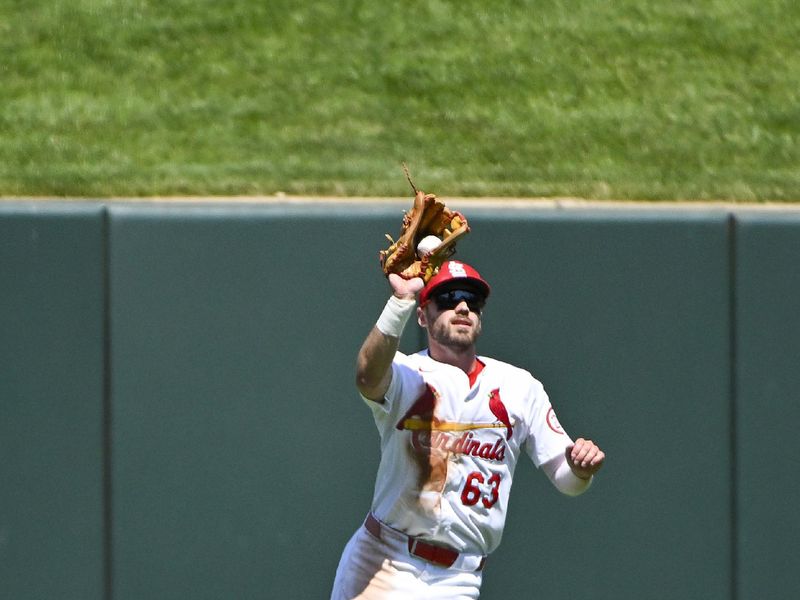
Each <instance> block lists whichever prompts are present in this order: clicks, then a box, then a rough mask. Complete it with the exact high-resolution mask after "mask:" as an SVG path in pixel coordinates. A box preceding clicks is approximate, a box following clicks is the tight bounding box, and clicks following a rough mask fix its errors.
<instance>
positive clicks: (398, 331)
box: [375, 296, 417, 338]
mask: <svg viewBox="0 0 800 600" xmlns="http://www.w3.org/2000/svg"><path fill="white" fill-rule="evenodd" d="M416 303H417V301H416V300H414V299H413V298H408V299H405V298H398V297H397V296H391V297H390V298H389V300H388V301H387V302H386V306H385V307H384V308H383V312H382V313H381V316H380V317H378V322H377V323H375V327H377V328H378V331H380V332H381V333H382V334H384V335H388V336H390V337H396V338H399V337H400V336H401V335H402V334H403V329H404V328H405V326H406V322H407V321H408V318H409V317H410V316H411V313H412V312H414V306H415V305H416Z"/></svg>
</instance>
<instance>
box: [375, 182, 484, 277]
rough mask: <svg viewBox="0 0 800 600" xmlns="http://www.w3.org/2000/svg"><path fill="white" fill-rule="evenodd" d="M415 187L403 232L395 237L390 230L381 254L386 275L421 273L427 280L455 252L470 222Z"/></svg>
mask: <svg viewBox="0 0 800 600" xmlns="http://www.w3.org/2000/svg"><path fill="white" fill-rule="evenodd" d="M410 181H411V180H410V179H409V182H410ZM412 187H413V184H412ZM414 191H415V192H416V195H415V196H414V204H413V206H412V207H411V210H410V211H408V212H406V213H405V215H404V216H403V222H402V225H401V227H400V236H399V237H398V238H397V241H394V240H393V239H392V238H391V236H389V235H388V234H387V235H386V237H387V239H388V240H389V242H390V246H389V247H388V248H387V249H386V250H381V251H380V253H379V254H380V260H381V266H382V267H383V272H384V273H385V274H386V275H387V276H388V275H389V273H397V274H398V275H400V276H401V277H403V278H404V279H411V278H412V277H422V279H423V281H425V283H427V282H428V280H429V279H430V278H431V277H433V276H434V275H436V273H437V272H438V271H439V267H440V266H441V265H442V263H443V262H444V261H445V260H447V259H448V258H449V257H450V256H452V255H453V253H454V252H455V249H456V248H455V244H456V241H457V240H458V239H459V238H460V237H461V236H463V235H466V234H467V233H469V225H468V224H467V219H466V218H465V217H464V215H462V214H461V213H460V212H457V211H454V210H450V209H449V208H447V206H445V204H444V202H442V201H441V200H439V199H437V198H436V195H434V194H426V193H424V192H422V191H420V190H417V189H416V188H414ZM430 236H435V237H436V238H438V241H437V240H436V239H433V238H432V237H430ZM423 240H424V241H423ZM420 242H422V244H421V247H420Z"/></svg>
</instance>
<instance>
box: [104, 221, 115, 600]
mask: <svg viewBox="0 0 800 600" xmlns="http://www.w3.org/2000/svg"><path fill="white" fill-rule="evenodd" d="M102 214H103V218H102V228H103V234H102V239H103V250H102V251H103V257H102V261H103V262H102V264H103V597H104V598H105V600H112V599H113V597H114V544H113V541H114V538H113V485H112V402H111V393H112V388H111V374H112V364H111V235H110V229H111V224H110V215H109V210H108V207H107V206H104V207H103V213H102Z"/></svg>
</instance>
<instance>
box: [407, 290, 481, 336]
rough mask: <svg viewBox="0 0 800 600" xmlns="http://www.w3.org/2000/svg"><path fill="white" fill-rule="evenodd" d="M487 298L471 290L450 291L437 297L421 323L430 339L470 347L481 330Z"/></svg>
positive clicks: (425, 312) (422, 317)
mask: <svg viewBox="0 0 800 600" xmlns="http://www.w3.org/2000/svg"><path fill="white" fill-rule="evenodd" d="M484 303H485V300H484V298H483V297H482V296H481V295H479V294H476V293H474V292H472V291H469V290H450V291H447V292H444V293H441V294H437V295H435V296H433V299H432V300H431V301H430V302H428V303H427V304H426V305H425V307H424V309H423V311H422V313H421V315H420V324H421V325H422V326H423V327H426V328H427V329H428V335H429V336H430V338H431V339H432V340H433V341H435V342H437V343H439V344H441V345H443V346H448V347H452V348H455V349H459V350H466V349H469V348H471V347H473V346H474V345H475V342H476V341H477V339H478V336H479V335H480V333H481V310H483V305H484Z"/></svg>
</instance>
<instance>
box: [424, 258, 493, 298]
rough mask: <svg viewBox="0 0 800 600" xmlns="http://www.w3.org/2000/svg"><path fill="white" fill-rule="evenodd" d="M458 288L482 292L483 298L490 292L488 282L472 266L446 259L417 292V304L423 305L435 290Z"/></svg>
mask: <svg viewBox="0 0 800 600" xmlns="http://www.w3.org/2000/svg"><path fill="white" fill-rule="evenodd" d="M460 288H466V289H473V290H475V291H477V292H478V293H480V294H483V297H484V298H488V297H489V292H491V288H490V287H489V284H488V283H486V281H485V280H484V279H483V277H481V275H480V273H478V271H476V270H475V269H474V268H473V267H470V266H469V265H468V264H466V263H463V262H460V261H457V260H447V261H445V262H443V263H442V266H441V267H439V272H438V273H437V274H436V275H434V276H433V277H431V279H430V281H428V284H427V285H426V286H425V287H424V288H422V291H421V292H420V294H419V305H420V306H425V305H426V304H427V303H428V301H429V300H430V299H431V296H432V295H433V294H434V292H435V291H437V290H442V291H445V290H448V289H460Z"/></svg>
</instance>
